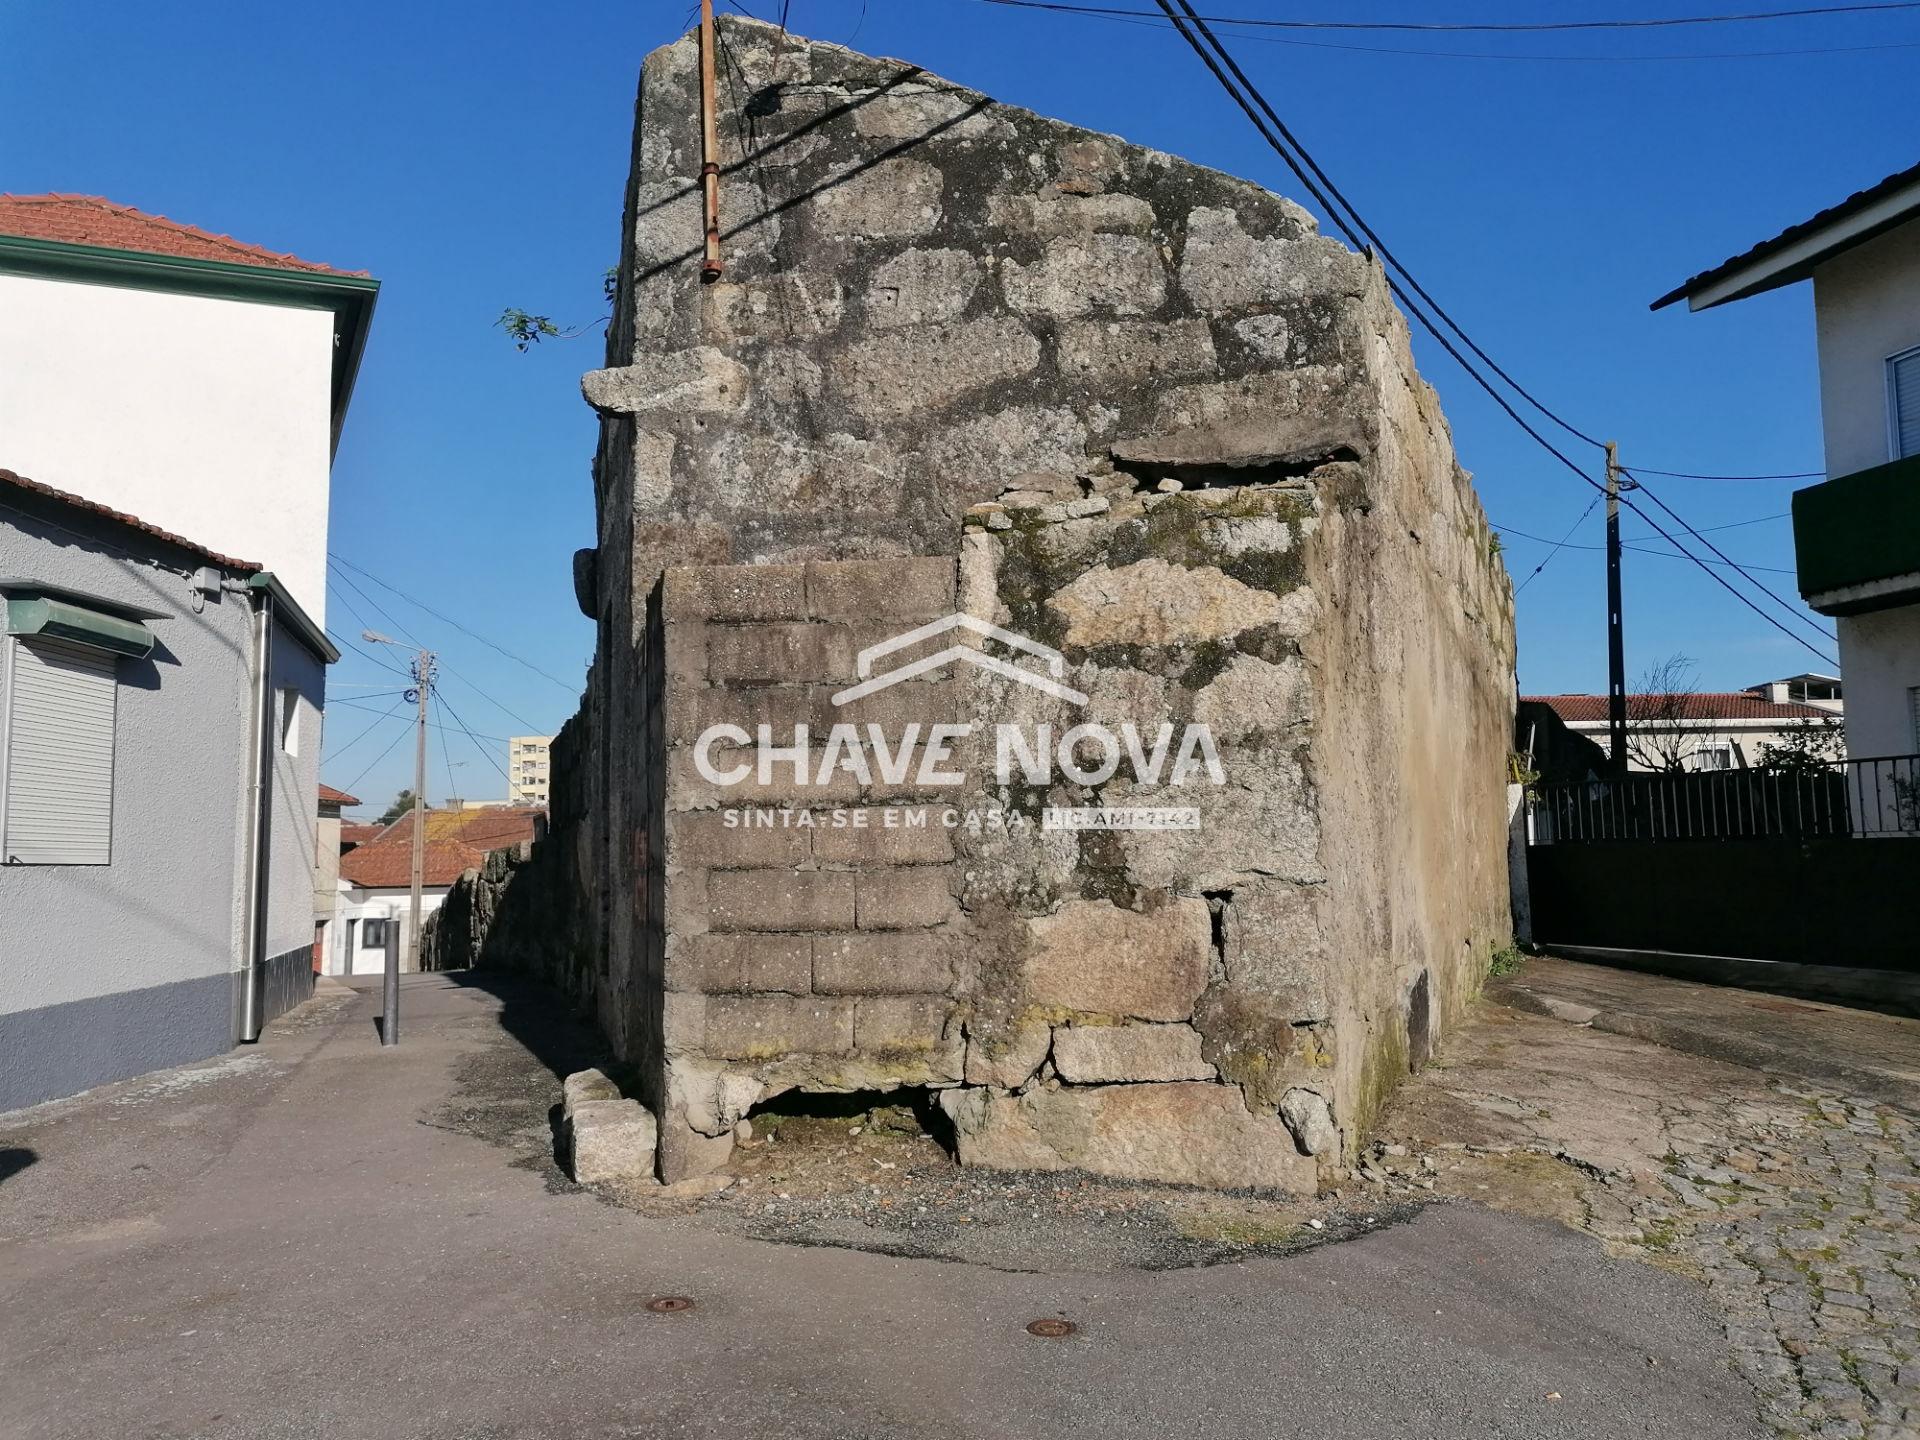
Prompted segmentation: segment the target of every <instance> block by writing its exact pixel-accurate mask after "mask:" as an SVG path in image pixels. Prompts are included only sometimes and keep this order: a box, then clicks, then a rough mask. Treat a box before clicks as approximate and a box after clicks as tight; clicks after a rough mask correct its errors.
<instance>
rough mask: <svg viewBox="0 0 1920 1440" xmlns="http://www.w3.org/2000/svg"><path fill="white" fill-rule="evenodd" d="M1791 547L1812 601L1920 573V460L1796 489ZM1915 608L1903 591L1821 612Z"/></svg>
mask: <svg viewBox="0 0 1920 1440" xmlns="http://www.w3.org/2000/svg"><path fill="white" fill-rule="evenodd" d="M1793 548H1794V555H1795V559H1796V561H1797V563H1798V567H1799V572H1800V593H1801V594H1802V595H1804V596H1806V597H1808V598H1809V599H1812V598H1813V597H1814V596H1818V595H1830V594H1832V593H1833V592H1834V591H1837V590H1846V589H1850V588H1852V587H1854V586H1860V585H1872V584H1875V583H1876V582H1880V581H1886V580H1893V579H1896V578H1897V577H1899V576H1902V575H1912V574H1915V573H1916V572H1920V455H1914V456H1909V457H1908V458H1907V459H1905V460H1895V461H1893V462H1892V463H1890V464H1886V465H1876V466H1874V468H1873V469H1871V470H1857V471H1855V472H1854V473H1853V474H1851V475H1842V476H1839V477H1838V478H1837V479H1833V480H1828V481H1825V482H1823V483H1822V484H1819V485H1809V486H1808V487H1807V488H1806V489H1804V490H1796V491H1795V492H1794V496H1793ZM1911 603H1912V595H1911V593H1904V592H1903V594H1901V595H1899V596H1893V595H1888V596H1882V597H1875V598H1873V599H1867V600H1862V601H1859V602H1857V603H1848V602H1841V603H1837V604H1832V605H1821V606H1819V607H1818V608H1820V609H1821V610H1824V611H1826V613H1828V614H1845V613H1850V612H1852V611H1859V610H1871V609H1876V608H1879V607H1880V606H1881V605H1883V604H1911Z"/></svg>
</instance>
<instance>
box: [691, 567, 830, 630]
mask: <svg viewBox="0 0 1920 1440" xmlns="http://www.w3.org/2000/svg"><path fill="white" fill-rule="evenodd" d="M662 584H663V586H664V587H665V588H664V599H665V605H666V610H665V618H666V619H667V621H668V622H669V623H672V622H674V621H678V620H683V619H684V620H804V619H805V618H806V616H807V603H806V567H805V566H804V565H684V566H682V565H676V566H675V567H673V568H672V569H671V570H668V571H667V573H666V575H665V576H664V577H662Z"/></svg>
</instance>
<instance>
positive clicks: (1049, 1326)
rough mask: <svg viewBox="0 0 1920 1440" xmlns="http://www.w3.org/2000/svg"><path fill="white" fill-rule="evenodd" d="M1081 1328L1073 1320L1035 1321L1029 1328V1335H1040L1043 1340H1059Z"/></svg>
mask: <svg viewBox="0 0 1920 1440" xmlns="http://www.w3.org/2000/svg"><path fill="white" fill-rule="evenodd" d="M1079 1328H1080V1327H1079V1326H1077V1325H1075V1324H1074V1323H1073V1322H1072V1321H1071V1320H1052V1319H1048V1320H1035V1321H1033V1322H1032V1323H1031V1324H1030V1325H1028V1326H1027V1333H1028V1334H1029V1335H1038V1336H1040V1337H1041V1338H1042V1339H1043V1340H1059V1339H1062V1338H1064V1337H1065V1336H1068V1335H1071V1334H1073V1332H1074V1331H1075V1330H1077V1329H1079Z"/></svg>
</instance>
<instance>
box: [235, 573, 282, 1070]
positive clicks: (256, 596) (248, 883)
mask: <svg viewBox="0 0 1920 1440" xmlns="http://www.w3.org/2000/svg"><path fill="white" fill-rule="evenodd" d="M248 594H249V596H250V597H251V599H252V601H253V676H252V681H253V683H252V689H251V692H250V693H249V696H248V699H249V701H250V709H251V711H252V716H253V718H252V722H251V723H250V725H249V726H248V733H247V831H246V847H245V858H244V861H243V867H242V872H241V883H242V884H243V885H244V886H245V887H246V888H245V891H244V895H245V900H244V904H243V913H244V916H245V919H244V932H243V933H244V936H245V938H244V940H243V942H242V946H241V962H240V964H241V969H240V983H239V984H238V985H237V986H236V987H235V988H234V1007H233V1035H234V1041H235V1043H237V1044H248V1043H251V1042H253V1041H255V1040H258V1039H259V1038H260V1027H261V1019H260V1017H261V1010H262V995H261V989H260V980H261V969H262V967H263V966H264V965H265V964H266V959H267V863H268V853H267V845H268V829H267V827H268V822H269V819H270V817H271V811H270V810H269V808H268V803H267V782H268V769H267V767H268V766H269V765H271V764H272V763H273V744H272V742H273V685H272V683H271V682H272V673H273V596H272V595H271V594H270V593H269V592H268V591H266V590H264V589H254V590H249V592H248Z"/></svg>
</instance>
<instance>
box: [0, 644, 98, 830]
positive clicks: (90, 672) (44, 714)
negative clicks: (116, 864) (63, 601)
mask: <svg viewBox="0 0 1920 1440" xmlns="http://www.w3.org/2000/svg"><path fill="white" fill-rule="evenodd" d="M0 644H4V648H5V654H4V655H3V656H0V664H4V665H5V666H6V667H7V685H6V697H7V703H6V713H5V716H4V717H0V860H3V861H4V862H5V863H6V864H8V865H105V864H108V863H109V862H110V860H111V859H112V854H113V735H114V715H115V709H116V706H117V702H118V688H119V687H118V686H117V684H116V683H115V680H116V676H115V663H116V657H115V656H113V655H111V654H107V653H105V652H103V651H100V650H95V649H92V648H91V647H88V646H84V645H74V644H69V643H66V642H64V641H59V640H45V639H35V640H28V639H25V638H23V637H15V638H13V639H11V640H8V641H5V642H0Z"/></svg>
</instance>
